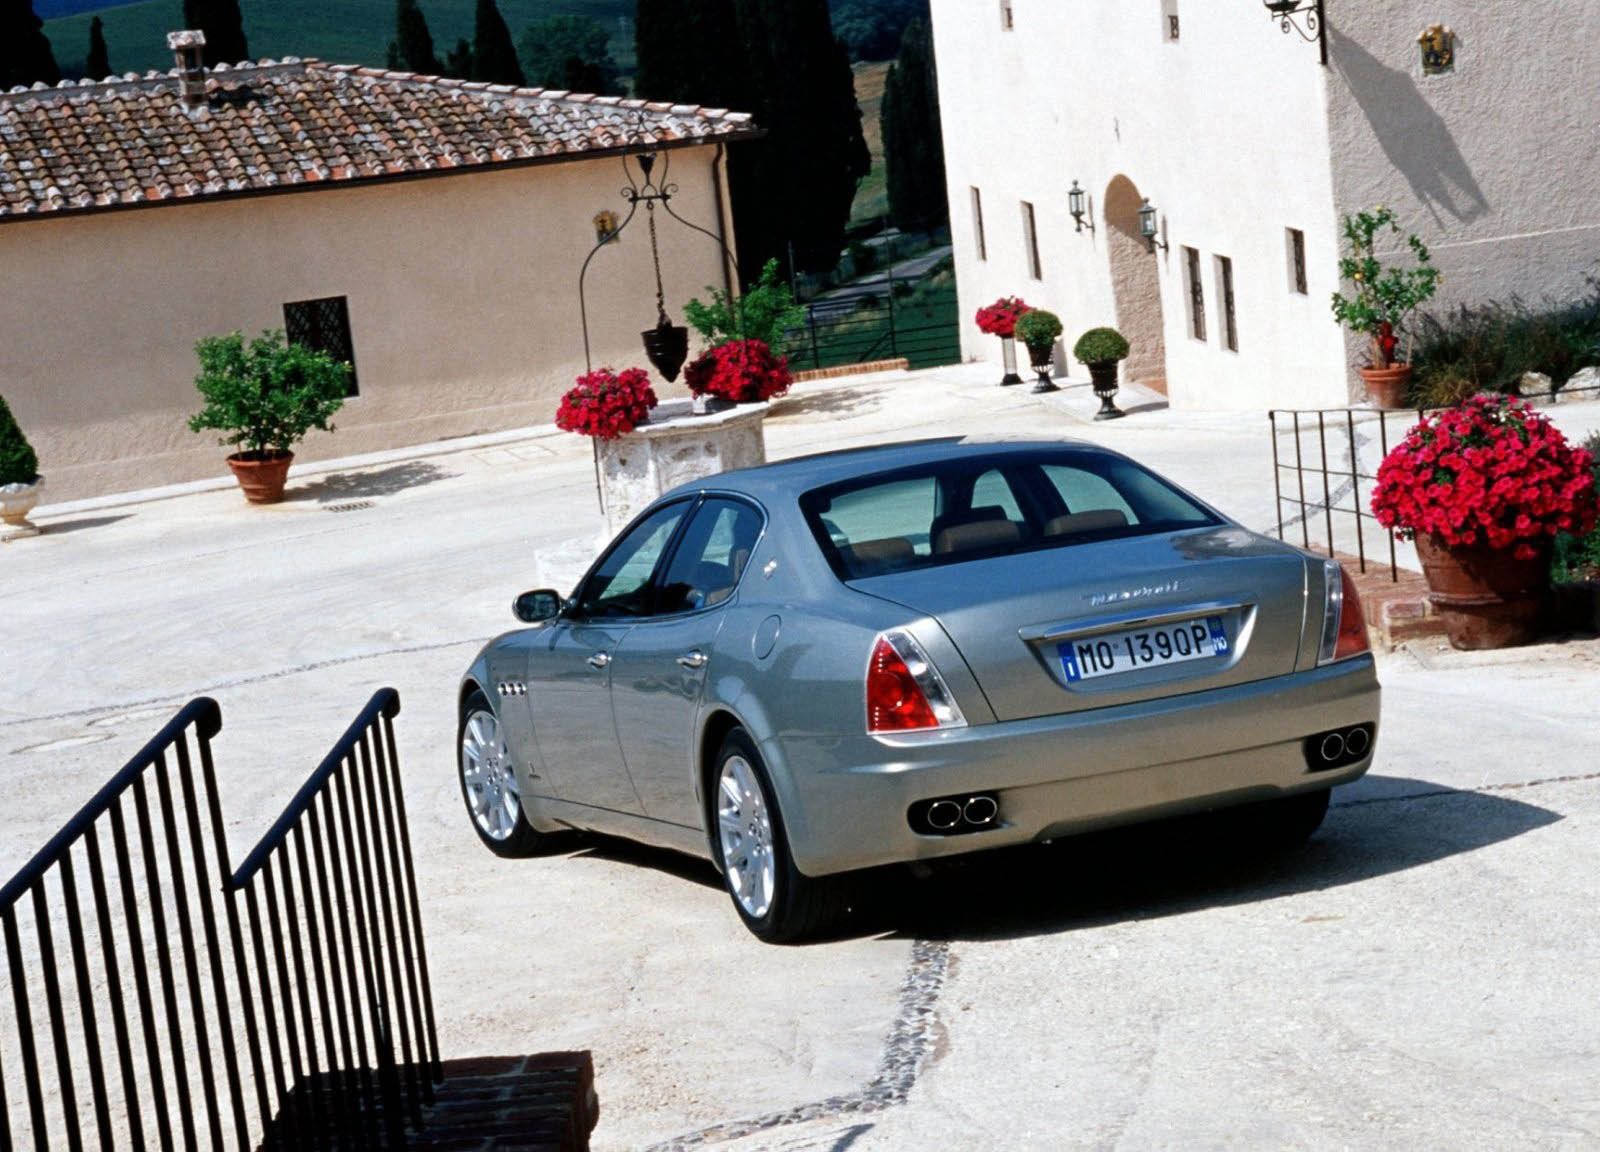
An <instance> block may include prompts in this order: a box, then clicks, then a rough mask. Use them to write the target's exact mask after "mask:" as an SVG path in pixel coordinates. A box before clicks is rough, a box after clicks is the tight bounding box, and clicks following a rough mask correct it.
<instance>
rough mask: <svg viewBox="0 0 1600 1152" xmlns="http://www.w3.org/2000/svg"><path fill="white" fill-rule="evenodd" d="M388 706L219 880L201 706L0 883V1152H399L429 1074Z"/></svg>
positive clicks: (214, 711) (212, 715) (428, 1007)
mask: <svg viewBox="0 0 1600 1152" xmlns="http://www.w3.org/2000/svg"><path fill="white" fill-rule="evenodd" d="M398 711H399V697H398V695H397V694H396V693H395V692H394V691H393V690H392V689H384V690H383V691H381V692H379V693H377V694H376V695H375V696H374V697H373V698H372V701H371V702H370V703H369V704H368V705H367V707H366V708H365V709H364V710H363V711H362V713H361V714H360V716H358V717H357V719H356V720H355V722H354V723H353V724H352V725H351V726H350V728H349V730H348V731H347V732H346V733H345V735H344V737H343V738H342V739H341V740H340V741H339V743H338V744H337V745H335V747H334V749H333V751H332V752H330V753H329V754H328V757H327V758H326V759H325V760H324V761H323V763H322V765H321V767H319V768H318V769H317V771H316V772H315V773H313V774H312V776H311V778H310V779H309V780H308V781H307V782H306V784H305V786H304V787H303V788H301V790H300V792H299V793H298V794H297V795H296V796H295V798H294V800H293V801H292V802H291V804H290V805H289V807H288V809H287V810H286V811H285V812H284V814H283V816H282V817H280V818H279V820H278V822H277V823H276V824H274V825H273V827H272V829H271V830H270V831H269V832H268V833H267V835H266V837H265V838H264V839H263V840H262V842H261V843H260V844H259V845H258V846H257V848H256V849H255V850H254V851H253V852H252V853H251V854H250V855H249V857H248V858H247V859H246V860H245V862H244V863H243V864H242V865H241V866H240V867H239V868H238V870H237V871H231V870H230V866H229V855H228V848H227V838H226V834H225V830H224V825H223V821H222V811H221V804H220V802H219V798H218V793H217V782H216V771H215V767H214V764H213V761H212V755H211V741H212V740H213V739H214V738H215V736H216V735H217V733H218V732H219V731H220V729H221V726H222V716H221V712H220V710H219V709H218V707H217V704H216V702H215V701H212V700H208V699H200V700H196V701H194V702H193V703H191V704H189V705H187V706H186V707H185V708H183V709H182V710H181V711H180V712H179V713H178V714H177V715H176V716H175V717H173V719H172V720H171V721H170V722H169V723H168V724H167V725H166V726H165V727H164V728H163V729H162V730H161V731H160V732H159V733H158V734H157V735H156V736H155V737H154V738H153V739H152V740H151V741H150V742H149V743H148V744H146V745H145V747H144V748H143V749H141V750H140V752H139V753H138V754H137V755H136V756H134V757H133V759H131V760H130V761H129V762H128V763H127V765H126V766H125V767H123V769H122V770H121V771H120V772H118V773H117V774H116V775H115V776H114V777H112V779H111V780H110V781H109V782H108V783H107V784H106V785H105V787H103V788H102V789H101V790H100V791H99V792H98V793H97V794H96V795H95V796H94V798H93V799H91V800H90V801H89V803H88V804H86V805H85V806H84V807H83V809H82V810H81V811H79V812H78V814H77V815H76V816H74V817H73V818H72V819H71V820H69V821H68V822H67V824H66V826H65V827H63V828H62V829H61V831H60V832H59V833H57V834H56V836H55V837H54V838H53V839H52V840H51V841H50V842H49V843H48V844H47V845H45V847H44V848H43V849H41V850H40V851H39V852H38V853H37V854H36V855H35V856H34V857H33V859H32V860H30V861H29V862H28V863H27V864H26V865H25V866H24V867H23V868H22V869H21V871H19V872H18V873H17V875H16V876H14V877H13V878H12V879H11V881H10V882H9V883H7V884H6V885H5V887H4V888H3V889H0V928H3V934H4V940H5V964H6V978H7V982H8V984H9V988H10V996H9V998H8V1001H9V1002H8V1004H6V1005H0V1152H10V1149H12V1148H13V1147H25V1146H27V1145H30V1144H31V1145H32V1146H33V1147H34V1148H35V1149H47V1148H53V1147H61V1146H64V1147H67V1148H70V1149H74V1150H76V1149H80V1148H82V1147H84V1146H85V1144H86V1143H87V1144H89V1145H94V1144H98V1146H99V1147H101V1148H119V1149H120V1148H155V1147H159V1148H162V1149H170V1148H174V1147H179V1146H181V1147H184V1148H198V1147H210V1148H228V1147H233V1148H239V1149H241V1150H248V1149H250V1148H253V1147H255V1146H256V1145H257V1144H258V1143H260V1144H264V1145H268V1146H282V1147H295V1148H305V1147H341V1148H357V1147H364V1148H371V1147H385V1146H389V1147H397V1146H399V1144H400V1143H401V1142H402V1141H403V1139H404V1130H405V1125H406V1124H407V1123H408V1122H411V1123H416V1122H418V1121H419V1119H420V1112H421V1107H422V1105H423V1104H424V1103H425V1102H427V1101H428V1100H430V1099H431V1093H432V1085H433V1083H435V1082H436V1081H437V1080H438V1078H439V1075H440V1065H439V1055H438V1042H437V1037H436V1032H435V1027H434V1018H433V1006H432V1000H431V995H430V993H429V988H428V972H427V959H426V953H425V950H424V946H423V938H422V923H421V919H420V916H419V914H418V909H417V900H416V885H415V879H414V874H413V868H412V859H411V846H410V842H409V836H408V833H407V830H406V822H405V803H404V798H403V796H402V794H401V791H400V777H399V764H398V760H397V758H396V755H395V746H394V729H393V718H394V716H395V715H396V714H397V712H398ZM108 843H109V852H108V851H107V844H108ZM80 870H81V872H80ZM80 874H81V875H83V876H86V877H87V887H88V892H87V895H85V894H84V892H83V890H82V885H81V883H80ZM247 932H248V947H247V943H246V936H247ZM63 936H64V937H65V940H66V949H65V952H66V955H65V956H63V955H62V949H61V948H60V946H59V944H58V940H60V939H61V938H62V937H63ZM7 1008H9V1019H7V1018H6V1016H7V1012H6V1011H5V1010H6V1009H7ZM241 1041H242V1044H241Z"/></svg>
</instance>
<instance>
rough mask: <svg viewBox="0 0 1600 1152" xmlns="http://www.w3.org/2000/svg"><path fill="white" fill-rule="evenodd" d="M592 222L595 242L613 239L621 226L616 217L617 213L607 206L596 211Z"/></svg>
mask: <svg viewBox="0 0 1600 1152" xmlns="http://www.w3.org/2000/svg"><path fill="white" fill-rule="evenodd" d="M592 223H593V224H594V238H595V243H597V244H604V243H605V242H606V241H608V240H612V239H615V238H616V235H617V232H618V231H619V230H620V228H621V221H620V220H619V219H618V218H617V214H616V213H615V212H613V211H612V210H611V209H609V208H603V209H601V210H600V211H599V212H596V213H595V214H594V220H593V221H592Z"/></svg>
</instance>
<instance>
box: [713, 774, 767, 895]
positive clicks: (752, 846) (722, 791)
mask: <svg viewBox="0 0 1600 1152" xmlns="http://www.w3.org/2000/svg"><path fill="white" fill-rule="evenodd" d="M717 828H718V832H719V834H720V837H721V843H722V867H723V870H724V871H725V872H726V873H727V877H728V890H729V891H730V892H732V893H733V898H734V899H735V900H736V901H738V903H739V907H740V908H742V909H743V910H744V913H745V915H746V916H749V917H751V918H752V919H757V920H759V919H760V918H761V917H763V916H765V915H766V914H767V911H768V910H769V909H770V908H771V907H772V895H773V888H774V885H775V880H776V869H775V867H774V863H773V845H772V817H771V815H770V814H769V813H768V810H767V798H766V796H765V794H763V792H762V791H761V783H760V781H759V780H758V779H757V777H756V773H755V769H754V768H752V767H751V766H750V762H749V761H748V760H746V759H745V758H744V757H743V756H740V755H738V754H737V753H735V754H734V755H732V756H729V757H728V758H727V759H726V760H724V761H723V762H722V772H721V775H720V776H719V778H718V780H717Z"/></svg>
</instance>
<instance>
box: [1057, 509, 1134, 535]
mask: <svg viewBox="0 0 1600 1152" xmlns="http://www.w3.org/2000/svg"><path fill="white" fill-rule="evenodd" d="M1127 523H1128V517H1127V514H1126V513H1125V512H1123V511H1122V510H1121V509H1119V508H1095V509H1091V510H1090V511H1088V512H1069V513H1067V514H1066V515H1065V516H1057V517H1056V518H1055V519H1054V520H1051V521H1049V522H1048V523H1046V524H1045V526H1044V534H1045V535H1046V536H1071V535H1073V534H1074V533H1077V532H1099V531H1101V530H1102V529H1105V528H1123V527H1126V526H1127Z"/></svg>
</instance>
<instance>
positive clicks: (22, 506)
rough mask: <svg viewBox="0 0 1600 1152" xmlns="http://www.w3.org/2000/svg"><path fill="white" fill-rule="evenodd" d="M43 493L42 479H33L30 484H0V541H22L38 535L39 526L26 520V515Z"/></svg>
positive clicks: (39, 477)
mask: <svg viewBox="0 0 1600 1152" xmlns="http://www.w3.org/2000/svg"><path fill="white" fill-rule="evenodd" d="M43 491H44V477H43V476H38V477H35V478H34V481H33V483H32V484H0V524H4V527H0V541H5V542H8V543H9V542H10V541H12V540H22V539H25V538H27V537H29V536H37V535H38V534H39V526H38V525H37V524H33V523H31V522H30V521H29V520H28V513H29V512H32V511H33V509H34V505H36V504H38V503H39V494H40V493H41V492H43Z"/></svg>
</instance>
